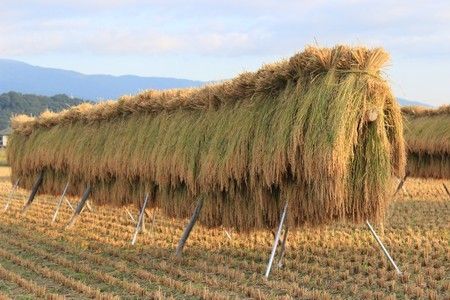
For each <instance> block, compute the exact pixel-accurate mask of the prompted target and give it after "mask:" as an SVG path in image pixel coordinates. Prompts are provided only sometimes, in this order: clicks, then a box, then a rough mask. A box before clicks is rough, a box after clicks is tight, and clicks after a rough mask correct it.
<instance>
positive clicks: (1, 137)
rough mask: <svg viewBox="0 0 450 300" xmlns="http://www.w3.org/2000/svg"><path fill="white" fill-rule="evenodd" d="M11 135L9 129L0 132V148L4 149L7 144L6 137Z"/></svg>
mask: <svg viewBox="0 0 450 300" xmlns="http://www.w3.org/2000/svg"><path fill="white" fill-rule="evenodd" d="M10 134H11V128H6V129H3V130H0V147H6V145H7V144H8V136H9V135H10Z"/></svg>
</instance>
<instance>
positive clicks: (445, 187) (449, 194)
mask: <svg viewBox="0 0 450 300" xmlns="http://www.w3.org/2000/svg"><path fill="white" fill-rule="evenodd" d="M442 185H443V186H444V189H445V191H446V192H447V195H448V196H449V197H450V190H449V189H448V187H447V185H446V184H445V182H443V183H442Z"/></svg>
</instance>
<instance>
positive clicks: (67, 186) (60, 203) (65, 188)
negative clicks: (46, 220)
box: [52, 181, 69, 223]
mask: <svg viewBox="0 0 450 300" xmlns="http://www.w3.org/2000/svg"><path fill="white" fill-rule="evenodd" d="M68 188H69V182H68V181H67V183H66V186H65V187H64V190H63V193H62V195H61V198H60V199H59V201H58V204H57V205H56V210H55V213H54V215H53V219H52V223H54V222H55V221H56V217H57V216H58V212H59V209H60V207H61V205H62V203H63V200H64V197H65V196H66V192H67V189H68Z"/></svg>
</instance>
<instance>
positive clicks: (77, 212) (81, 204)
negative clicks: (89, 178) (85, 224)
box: [66, 184, 91, 228]
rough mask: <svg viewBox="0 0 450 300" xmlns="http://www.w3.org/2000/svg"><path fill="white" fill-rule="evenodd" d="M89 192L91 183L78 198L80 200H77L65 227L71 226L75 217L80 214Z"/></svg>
mask: <svg viewBox="0 0 450 300" xmlns="http://www.w3.org/2000/svg"><path fill="white" fill-rule="evenodd" d="M90 193H91V185H90V184H89V185H88V186H87V187H86V189H85V190H84V193H83V196H82V197H81V199H80V202H78V206H77V208H76V209H75V212H74V213H73V215H72V218H70V221H69V223H67V225H66V228H70V227H72V225H73V224H74V223H75V221H76V219H77V217H78V216H79V215H80V213H81V210H82V209H83V207H84V205H85V204H86V201H87V199H88V198H89V195H90Z"/></svg>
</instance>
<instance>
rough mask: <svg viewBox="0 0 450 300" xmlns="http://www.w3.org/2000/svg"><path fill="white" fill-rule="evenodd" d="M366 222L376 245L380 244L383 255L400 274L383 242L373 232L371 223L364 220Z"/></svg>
mask: <svg viewBox="0 0 450 300" xmlns="http://www.w3.org/2000/svg"><path fill="white" fill-rule="evenodd" d="M366 224H367V227H369V230H370V232H371V233H372V235H373V237H374V238H375V240H376V241H377V243H378V245H380V247H381V250H383V253H384V255H386V257H387V258H388V260H389V262H390V263H391V265H392V266H393V267H394V269H395V271H396V272H397V274H398V275H401V274H402V272H401V271H400V269H399V268H398V267H397V264H396V263H395V261H394V260H393V259H392V257H391V255H390V254H389V252H388V251H387V249H386V247H384V245H383V243H382V242H381V240H380V238H379V237H378V235H377V233H376V232H375V230H374V229H373V227H372V225H370V223H369V221H368V220H366Z"/></svg>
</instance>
